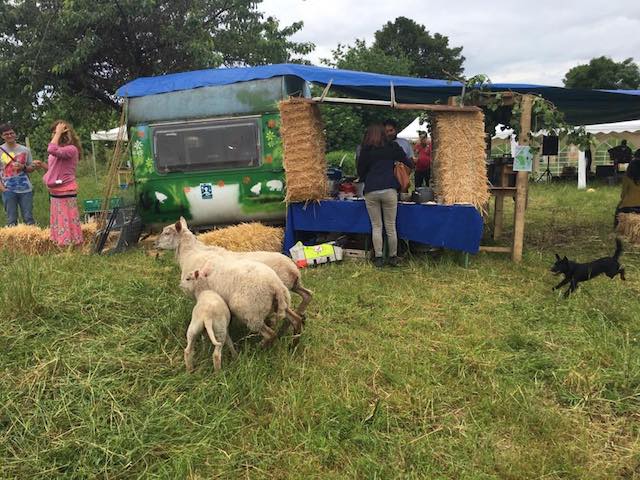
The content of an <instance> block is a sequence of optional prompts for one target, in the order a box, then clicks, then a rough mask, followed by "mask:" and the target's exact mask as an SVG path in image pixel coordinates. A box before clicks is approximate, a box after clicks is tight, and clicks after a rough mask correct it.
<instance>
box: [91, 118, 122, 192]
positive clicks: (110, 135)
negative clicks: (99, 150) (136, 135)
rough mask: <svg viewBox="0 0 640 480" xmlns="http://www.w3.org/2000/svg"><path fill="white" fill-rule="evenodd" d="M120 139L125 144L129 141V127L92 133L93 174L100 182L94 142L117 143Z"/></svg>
mask: <svg viewBox="0 0 640 480" xmlns="http://www.w3.org/2000/svg"><path fill="white" fill-rule="evenodd" d="M118 138H121V139H122V140H124V141H125V142H126V141H127V127H125V126H124V125H123V126H122V127H116V128H112V129H111V130H100V131H98V132H91V157H92V159H93V174H94V176H95V177H96V181H98V171H97V169H96V149H95V145H94V144H93V142H117V141H118Z"/></svg>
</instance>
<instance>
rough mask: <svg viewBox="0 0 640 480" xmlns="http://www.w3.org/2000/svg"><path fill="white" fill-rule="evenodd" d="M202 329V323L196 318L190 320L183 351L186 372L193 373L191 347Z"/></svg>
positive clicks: (192, 352)
mask: <svg viewBox="0 0 640 480" xmlns="http://www.w3.org/2000/svg"><path fill="white" fill-rule="evenodd" d="M203 329H204V322H203V321H202V320H199V319H197V318H192V319H191V323H190V324H189V328H188V329H187V347H186V348H185V349H184V364H185V366H186V367H187V371H188V372H192V371H193V355H194V351H193V347H194V343H195V341H196V339H197V338H198V337H199V336H200V333H202V330H203Z"/></svg>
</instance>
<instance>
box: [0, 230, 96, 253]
mask: <svg viewBox="0 0 640 480" xmlns="http://www.w3.org/2000/svg"><path fill="white" fill-rule="evenodd" d="M81 227H82V236H83V238H84V241H83V251H85V253H88V252H89V251H90V250H91V248H90V246H91V244H92V240H93V238H94V237H95V234H96V224H95V223H83V224H82V225H81ZM87 246H88V247H89V248H87ZM0 249H7V250H11V251H12V252H17V253H23V254H26V255H41V254H45V253H57V252H60V247H58V245H56V244H55V243H53V242H52V241H51V232H50V230H49V229H48V228H40V227H38V226H35V225H17V226H15V227H4V228H0Z"/></svg>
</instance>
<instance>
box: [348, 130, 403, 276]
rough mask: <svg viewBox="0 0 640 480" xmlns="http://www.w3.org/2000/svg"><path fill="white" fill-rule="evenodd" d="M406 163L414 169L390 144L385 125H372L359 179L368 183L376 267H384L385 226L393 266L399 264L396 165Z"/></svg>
mask: <svg viewBox="0 0 640 480" xmlns="http://www.w3.org/2000/svg"><path fill="white" fill-rule="evenodd" d="M397 162H402V163H404V164H405V165H407V166H408V167H409V168H411V169H413V164H412V162H411V160H410V159H408V158H407V156H406V154H405V153H404V151H403V150H402V148H401V147H400V146H399V145H398V144H397V143H395V142H389V141H388V140H387V138H386V135H385V131H384V127H383V126H382V125H371V126H370V127H369V128H368V129H367V133H366V134H365V136H364V139H363V141H362V147H361V149H360V155H359V157H358V176H359V177H360V180H361V181H364V199H365V204H366V206H367V212H368V213H369V218H370V220H371V234H372V237H373V250H374V253H375V259H374V264H375V266H376V267H382V266H383V265H384V259H383V258H382V223H383V221H384V229H385V231H386V233H387V241H388V243H389V265H391V266H396V265H398V235H397V234H396V214H397V212H398V190H399V189H400V184H399V183H398V180H396V177H395V175H394V174H393V169H394V166H395V164H396V163H397Z"/></svg>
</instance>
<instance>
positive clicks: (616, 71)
mask: <svg viewBox="0 0 640 480" xmlns="http://www.w3.org/2000/svg"><path fill="white" fill-rule="evenodd" d="M563 82H564V86H565V87H568V88H601V89H605V90H618V89H625V90H635V89H637V88H640V69H638V64H636V63H634V61H633V58H627V59H626V60H624V61H622V62H614V61H613V60H612V59H611V58H609V57H597V58H592V59H591V61H590V62H589V63H588V64H585V65H578V66H576V67H573V68H572V69H571V70H569V71H568V72H567V74H566V75H565V76H564V79H563Z"/></svg>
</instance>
